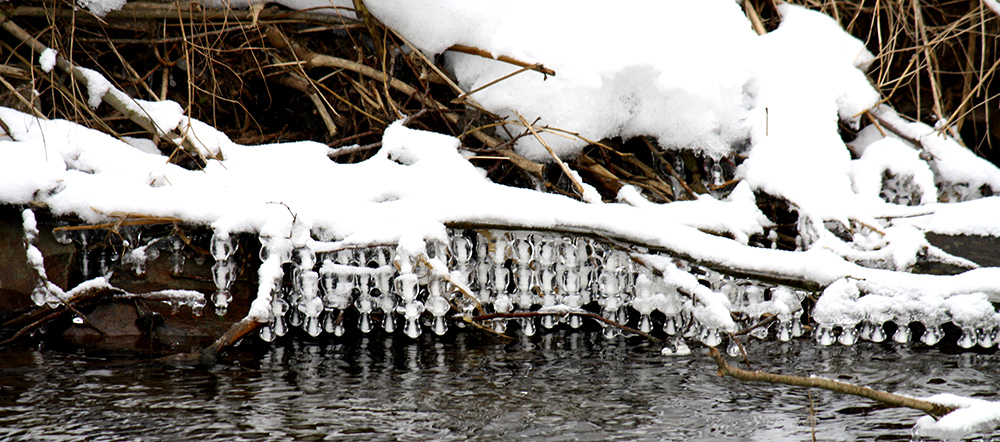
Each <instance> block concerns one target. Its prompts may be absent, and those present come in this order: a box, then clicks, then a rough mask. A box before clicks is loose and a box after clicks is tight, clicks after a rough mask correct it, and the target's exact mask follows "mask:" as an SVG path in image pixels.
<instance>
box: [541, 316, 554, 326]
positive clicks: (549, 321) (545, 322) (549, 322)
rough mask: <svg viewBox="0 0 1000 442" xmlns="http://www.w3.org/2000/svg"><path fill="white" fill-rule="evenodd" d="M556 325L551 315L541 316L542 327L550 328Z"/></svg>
mask: <svg viewBox="0 0 1000 442" xmlns="http://www.w3.org/2000/svg"><path fill="white" fill-rule="evenodd" d="M555 326H556V318H555V317H554V316H552V315H545V316H542V327H545V328H552V327H555Z"/></svg>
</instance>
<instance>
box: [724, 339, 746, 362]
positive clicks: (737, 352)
mask: <svg viewBox="0 0 1000 442" xmlns="http://www.w3.org/2000/svg"><path fill="white" fill-rule="evenodd" d="M726 353H728V354H729V356H730V357H733V358H738V357H740V356H741V355H742V354H743V350H742V349H740V345H739V343H737V341H736V338H729V347H727V348H726Z"/></svg>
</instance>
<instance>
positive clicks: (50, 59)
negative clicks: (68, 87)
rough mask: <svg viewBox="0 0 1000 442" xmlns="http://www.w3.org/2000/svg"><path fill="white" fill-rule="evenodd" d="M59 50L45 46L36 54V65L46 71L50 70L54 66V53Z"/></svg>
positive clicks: (56, 53)
mask: <svg viewBox="0 0 1000 442" xmlns="http://www.w3.org/2000/svg"><path fill="white" fill-rule="evenodd" d="M58 54H59V52H58V51H56V50H55V49H52V48H46V49H45V50H44V51H42V53H41V54H39V55H38V66H40V67H41V68H42V71H44V72H46V73H48V72H52V68H54V67H55V66H56V55H58Z"/></svg>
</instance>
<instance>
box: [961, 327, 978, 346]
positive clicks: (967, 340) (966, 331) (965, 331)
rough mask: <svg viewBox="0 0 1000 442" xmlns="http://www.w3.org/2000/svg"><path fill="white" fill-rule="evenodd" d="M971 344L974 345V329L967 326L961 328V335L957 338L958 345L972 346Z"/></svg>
mask: <svg viewBox="0 0 1000 442" xmlns="http://www.w3.org/2000/svg"><path fill="white" fill-rule="evenodd" d="M973 345H976V330H974V329H972V328H969V327H964V328H962V336H961V337H960V338H958V346H959V347H962V348H972V346H973Z"/></svg>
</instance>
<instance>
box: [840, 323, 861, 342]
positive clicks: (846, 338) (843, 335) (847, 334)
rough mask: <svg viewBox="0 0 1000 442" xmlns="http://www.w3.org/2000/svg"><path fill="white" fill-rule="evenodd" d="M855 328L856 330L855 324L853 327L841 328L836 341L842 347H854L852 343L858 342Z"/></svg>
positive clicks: (848, 325) (845, 326)
mask: <svg viewBox="0 0 1000 442" xmlns="http://www.w3.org/2000/svg"><path fill="white" fill-rule="evenodd" d="M856 328H857V325H856V324H855V325H850V324H847V325H844V326H842V327H841V331H840V336H839V337H838V338H837V340H838V341H839V342H840V343H841V344H842V345H854V343H855V342H857V340H858V337H857V331H856Z"/></svg>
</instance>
